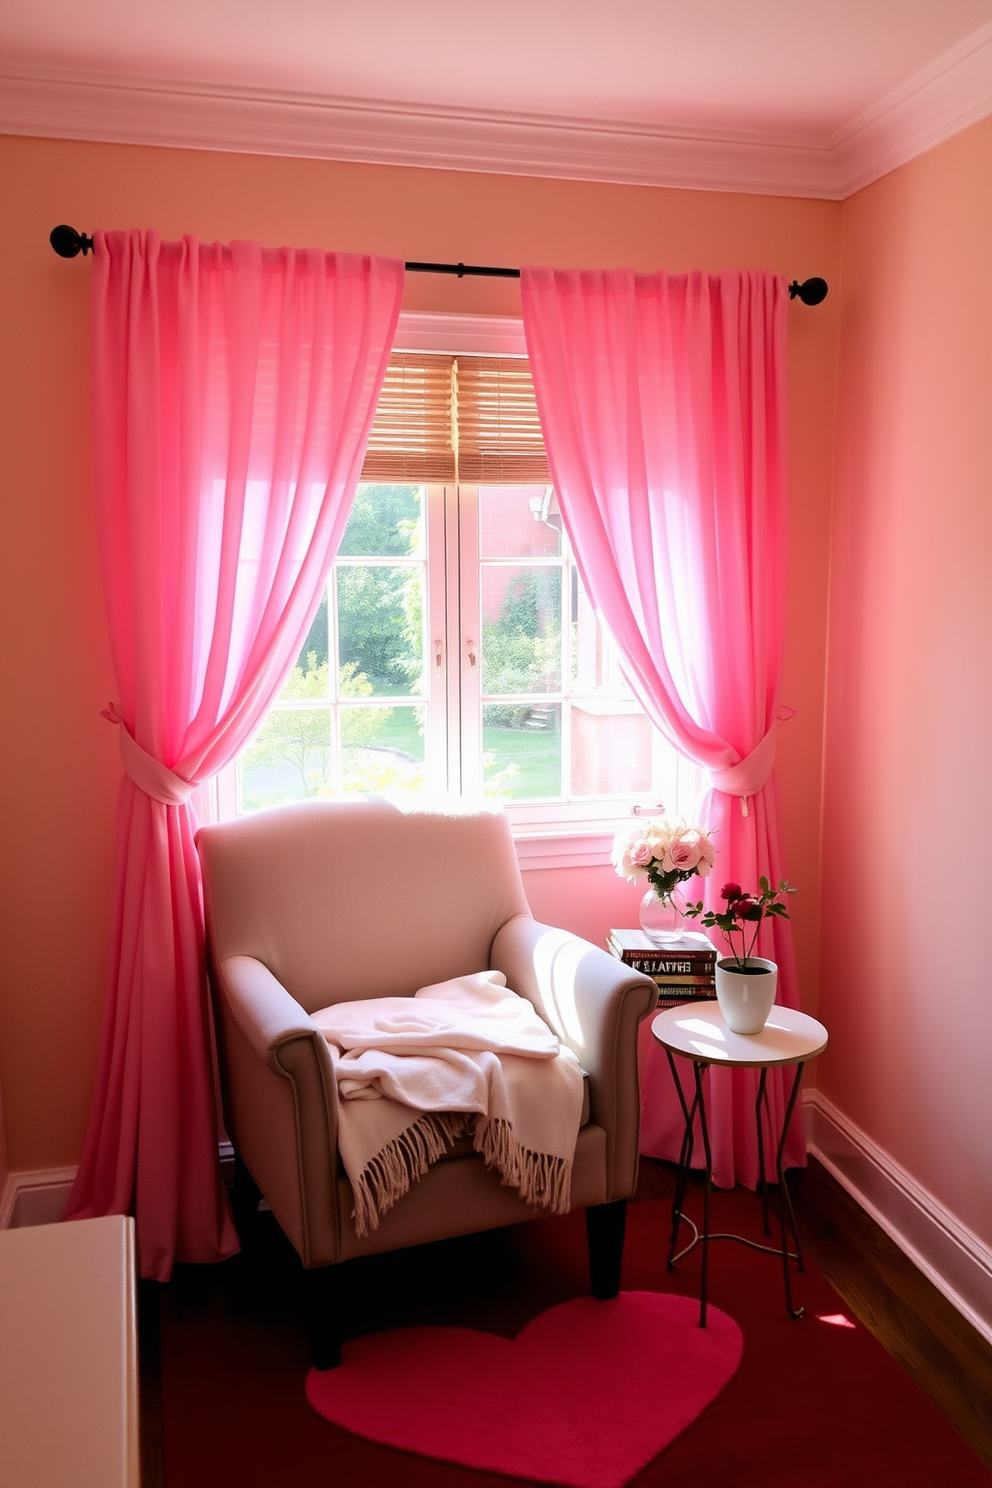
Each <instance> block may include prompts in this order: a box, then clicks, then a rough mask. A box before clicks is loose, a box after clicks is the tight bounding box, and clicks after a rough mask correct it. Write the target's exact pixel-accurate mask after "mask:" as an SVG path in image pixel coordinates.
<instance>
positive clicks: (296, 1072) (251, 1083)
mask: <svg viewBox="0 0 992 1488" xmlns="http://www.w3.org/2000/svg"><path fill="white" fill-rule="evenodd" d="M212 975H213V980H214V984H215V989H216V992H217V994H218V1000H219V1002H220V1012H221V1018H222V1026H223V1032H224V1040H223V1043H224V1056H225V1057H224V1063H225V1066H226V1071H225V1073H226V1085H227V1102H226V1105H227V1108H228V1111H229V1115H230V1118H231V1120H232V1132H231V1135H232V1137H233V1139H234V1142H235V1145H236V1147H237V1148H238V1150H239V1151H240V1152H241V1155H242V1156H243V1157H244V1159H245V1161H246V1162H247V1164H248V1167H249V1169H250V1170H251V1172H252V1175H253V1177H254V1178H255V1181H256V1182H257V1183H258V1185H259V1187H260V1188H261V1190H262V1192H263V1193H264V1194H265V1197H266V1198H267V1199H268V1201H269V1203H270V1205H271V1206H272V1209H273V1212H274V1213H275V1215H276V1218H277V1219H278V1221H279V1223H280V1225H282V1227H283V1229H284V1230H285V1231H286V1233H287V1234H288V1235H289V1237H290V1239H291V1240H292V1241H293V1243H294V1244H295V1245H296V1248H297V1250H298V1251H299V1252H300V1255H301V1257H302V1258H303V1263H304V1265H306V1266H312V1265H323V1264H326V1263H327V1262H328V1261H330V1260H336V1259H337V1258H338V1256H337V1252H338V1249H339V1238H338V1214H337V1165H338V1163H337V1114H338V1093H337V1081H336V1079H335V1076H334V1056H333V1053H332V1050H331V1047H330V1045H329V1044H328V1042H327V1040H326V1039H325V1038H324V1036H323V1034H322V1033H321V1032H320V1030H319V1029H318V1028H317V1026H316V1025H315V1024H314V1022H313V1020H312V1019H311V1017H310V1015H309V1014H308V1013H307V1012H306V1010H305V1009H304V1008H303V1007H301V1006H300V1004H299V1003H298V1002H297V1001H296V999H295V998H294V997H293V996H292V995H291V993H290V992H288V991H287V989H286V988H285V987H284V986H283V985H282V983H281V982H280V981H279V980H278V979H277V978H276V977H275V976H273V974H272V972H271V971H269V969H268V967H267V966H265V965H264V964H263V963H262V962H261V961H258V960H256V959H255V958H254V957H253V956H229V957H227V958H226V959H225V960H224V961H222V962H221V963H220V965H219V966H214V967H213V968H212Z"/></svg>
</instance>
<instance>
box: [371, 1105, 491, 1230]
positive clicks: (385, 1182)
mask: <svg viewBox="0 0 992 1488" xmlns="http://www.w3.org/2000/svg"><path fill="white" fill-rule="evenodd" d="M471 1120H472V1118H471V1117H469V1116H465V1115H464V1114H462V1113H460V1112H457V1111H440V1112H439V1111H425V1112H424V1114H423V1115H422V1116H421V1117H420V1118H419V1119H418V1120H417V1121H415V1122H414V1123H413V1125H412V1126H408V1127H407V1128H406V1130H405V1131H402V1132H401V1133H400V1134H399V1136H398V1137H394V1139H393V1140H392V1141H391V1142H389V1143H388V1144H387V1145H386V1146H385V1147H383V1149H382V1151H381V1152H377V1153H376V1155H375V1157H373V1158H372V1160H371V1162H369V1163H368V1164H367V1166H366V1167H365V1168H364V1169H363V1170H362V1174H361V1176H360V1178H359V1180H358V1182H357V1183H356V1184H355V1185H354V1187H353V1192H354V1196H355V1207H354V1210H353V1211H352V1216H351V1217H352V1219H353V1220H354V1221H355V1233H356V1234H357V1235H360V1236H365V1235H368V1234H369V1233H370V1232H371V1231H372V1230H375V1229H377V1228H378V1226H379V1220H380V1219H381V1218H382V1216H383V1215H384V1214H386V1213H388V1211H389V1210H390V1209H391V1208H392V1207H393V1205H394V1204H395V1203H396V1201H397V1200H398V1199H401V1198H402V1197H403V1195H404V1194H405V1193H407V1192H409V1188H410V1184H411V1183H414V1182H415V1181H416V1180H417V1179H418V1178H422V1177H423V1176H424V1174H425V1173H426V1172H427V1169H428V1168H429V1167H430V1165H431V1163H435V1162H437V1161H438V1160H439V1158H442V1157H443V1156H444V1154H445V1153H446V1152H447V1151H448V1149H449V1148H450V1147H451V1146H452V1144H453V1143H454V1142H456V1141H457V1140H458V1138H459V1137H461V1136H463V1135H464V1134H465V1132H466V1131H467V1130H468V1129H469V1126H470V1123H471Z"/></svg>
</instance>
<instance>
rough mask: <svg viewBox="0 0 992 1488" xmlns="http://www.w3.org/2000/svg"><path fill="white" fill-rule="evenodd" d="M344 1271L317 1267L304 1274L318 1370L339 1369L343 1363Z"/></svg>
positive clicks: (312, 1359) (313, 1356)
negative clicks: (342, 1315) (341, 1286)
mask: <svg viewBox="0 0 992 1488" xmlns="http://www.w3.org/2000/svg"><path fill="white" fill-rule="evenodd" d="M340 1271H341V1268H340V1266H315V1267H314V1268H313V1270H312V1271H304V1273H303V1281H304V1298H305V1304H304V1305H305V1307H306V1314H307V1332H308V1334H309V1336H310V1362H311V1363H312V1364H313V1367H314V1369H337V1367H338V1365H339V1364H340V1363H341V1308H340V1291H339V1283H340Z"/></svg>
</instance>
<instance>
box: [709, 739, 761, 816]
mask: <svg viewBox="0 0 992 1488" xmlns="http://www.w3.org/2000/svg"><path fill="white" fill-rule="evenodd" d="M774 764H775V724H774V723H773V724H772V726H771V728H770V729H769V730H768V732H767V734H766V735H765V737H764V738H763V739H762V740H761V742H760V743H759V744H756V745H755V747H754V748H753V749H752V750H751V753H750V754H746V755H745V756H744V758H743V759H742V760H740V761H739V762H738V763H737V764H736V765H727V767H726V768H725V769H723V770H711V771H710V782H711V784H712V786H713V789H714V790H718V791H723V793H724V794H725V795H727V796H739V797H740V802H741V815H742V816H747V802H748V797H749V796H756V795H757V794H758V792H759V791H760V790H761V789H762V787H763V786H764V785H765V782H766V781H767V779H768V777H769V775H770V774H771V773H772V767H773V766H774Z"/></svg>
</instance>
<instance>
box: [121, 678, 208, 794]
mask: <svg viewBox="0 0 992 1488" xmlns="http://www.w3.org/2000/svg"><path fill="white" fill-rule="evenodd" d="M103 716H104V718H108V719H109V720H110V722H111V723H116V724H117V744H118V748H119V749H120V752H121V759H122V760H123V762H124V770H125V773H126V774H127V775H129V776H130V778H131V779H132V780H133V781H134V783H135V785H136V786H137V787H138V789H139V790H141V791H144V793H145V795H146V796H151V798H152V800H153V801H161V803H162V805H163V806H185V804H186V802H187V801H188V800H189V798H190V796H191V795H192V794H193V791H194V790H195V786H193V785H191V784H190V782H189V781H188V780H184V779H183V777H182V776H181V775H176V774H175V773H174V772H173V771H172V770H169V769H168V768H167V767H166V766H165V765H163V764H162V762H161V760H157V759H156V758H155V756H154V755H151V754H149V753H148V751H147V749H142V747H141V745H140V744H139V743H138V742H137V740H136V739H135V738H134V737H133V735H132V734H131V732H130V731H129V729H128V727H127V725H126V724H125V722H124V720H123V718H122V717H121V715H120V711H119V709H118V707H117V705H116V703H111V705H110V707H109V708H104V709H103Z"/></svg>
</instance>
